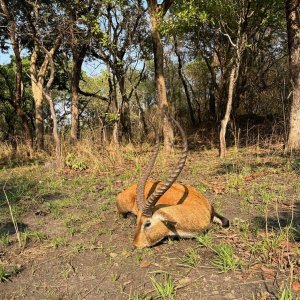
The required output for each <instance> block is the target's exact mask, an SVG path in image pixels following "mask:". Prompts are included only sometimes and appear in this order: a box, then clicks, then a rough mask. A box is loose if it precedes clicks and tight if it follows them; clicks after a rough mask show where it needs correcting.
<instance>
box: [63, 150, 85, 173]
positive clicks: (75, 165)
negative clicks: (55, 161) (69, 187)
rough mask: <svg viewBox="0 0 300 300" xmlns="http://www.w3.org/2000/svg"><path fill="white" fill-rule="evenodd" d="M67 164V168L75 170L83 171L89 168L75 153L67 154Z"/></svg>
mask: <svg viewBox="0 0 300 300" xmlns="http://www.w3.org/2000/svg"><path fill="white" fill-rule="evenodd" d="M65 163H66V166H67V167H69V168H70V169H73V170H78V171H83V170H86V169H87V168H88V166H87V164H86V163H85V162H84V161H83V160H82V159H81V158H80V157H78V156H76V154H74V153H68V154H67V156H66V161H65Z"/></svg>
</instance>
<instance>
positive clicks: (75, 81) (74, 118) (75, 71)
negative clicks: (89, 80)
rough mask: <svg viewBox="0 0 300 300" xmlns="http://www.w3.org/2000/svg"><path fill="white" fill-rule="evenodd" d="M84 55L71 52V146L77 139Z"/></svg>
mask: <svg viewBox="0 0 300 300" xmlns="http://www.w3.org/2000/svg"><path fill="white" fill-rule="evenodd" d="M84 55H85V51H84ZM84 55H83V56H82V55H77V53H74V51H73V66H72V75H71V143H73V144H74V143H76V142H77V141H78V139H79V130H78V127H79V107H78V105H79V82H80V75H81V66H82V63H83V59H84Z"/></svg>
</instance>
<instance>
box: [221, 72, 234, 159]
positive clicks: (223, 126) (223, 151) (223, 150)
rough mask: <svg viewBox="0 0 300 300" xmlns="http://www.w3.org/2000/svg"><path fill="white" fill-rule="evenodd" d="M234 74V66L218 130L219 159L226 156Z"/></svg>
mask: <svg viewBox="0 0 300 300" xmlns="http://www.w3.org/2000/svg"><path fill="white" fill-rule="evenodd" d="M236 73H237V67H236V66H234V67H233V68H232V70H231V73H230V78H229V89H228V99H227V105H226V111H225V115H224V118H223V120H222V121H221V130H220V158H224V157H225V156H226V138H225V137H226V128H227V124H228V121H229V117H230V113H231V110H232V100H233V91H234V87H235V84H236V79H237V77H236Z"/></svg>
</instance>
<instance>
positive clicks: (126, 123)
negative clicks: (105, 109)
mask: <svg viewBox="0 0 300 300" xmlns="http://www.w3.org/2000/svg"><path fill="white" fill-rule="evenodd" d="M115 71H116V78H117V81H118V85H119V89H120V93H121V97H122V104H121V110H120V112H121V115H120V121H121V126H122V128H121V131H122V136H123V137H124V138H125V141H126V142H129V141H130V140H131V135H132V132H131V121H130V106H129V99H128V97H127V95H126V88H125V74H124V71H123V66H120V67H119V68H117V69H116V70H115Z"/></svg>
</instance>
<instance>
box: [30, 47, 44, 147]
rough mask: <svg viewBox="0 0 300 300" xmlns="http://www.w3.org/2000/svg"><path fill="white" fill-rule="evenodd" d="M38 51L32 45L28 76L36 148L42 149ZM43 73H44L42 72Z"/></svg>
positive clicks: (41, 81) (41, 80) (42, 121)
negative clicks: (32, 104)
mask: <svg viewBox="0 0 300 300" xmlns="http://www.w3.org/2000/svg"><path fill="white" fill-rule="evenodd" d="M38 53H39V48H38V46H35V47H34V51H33V53H32V55H31V61H30V77H31V89H32V96H33V99H34V104H35V137H36V147H37V149H44V118H43V85H44V76H42V77H38V76H37V72H36V62H37V56H38ZM43 75H45V74H43Z"/></svg>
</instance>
